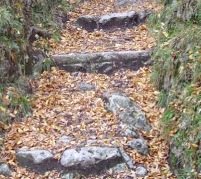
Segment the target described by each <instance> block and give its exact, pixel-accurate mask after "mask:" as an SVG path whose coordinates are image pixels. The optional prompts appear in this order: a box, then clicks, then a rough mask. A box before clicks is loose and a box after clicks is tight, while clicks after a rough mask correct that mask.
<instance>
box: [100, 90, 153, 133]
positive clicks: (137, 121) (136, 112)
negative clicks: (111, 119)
mask: <svg viewBox="0 0 201 179" xmlns="http://www.w3.org/2000/svg"><path fill="white" fill-rule="evenodd" d="M103 99H104V101H105V106H106V109H107V110H109V111H111V112H113V113H114V114H116V115H118V117H119V118H120V119H121V121H122V122H124V123H126V124H128V125H129V126H130V127H129V128H128V130H131V128H132V130H131V131H133V130H134V131H135V132H136V131H137V130H144V131H146V132H149V131H150V130H151V125H150V123H149V122H148V121H147V119H146V117H145V114H144V113H143V112H142V111H141V110H140V108H139V107H138V106H137V105H136V103H135V102H134V101H132V100H131V99H130V98H129V97H127V96H126V95H125V94H122V93H118V92H114V93H105V94H103Z"/></svg>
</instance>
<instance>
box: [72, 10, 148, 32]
mask: <svg viewBox="0 0 201 179" xmlns="http://www.w3.org/2000/svg"><path fill="white" fill-rule="evenodd" d="M150 14H151V11H150V10H143V11H141V12H139V13H137V12H135V11H128V12H123V13H112V14H107V15H102V16H99V17H97V16H93V15H83V16H80V17H79V18H78V19H77V21H76V23H77V24H78V25H79V26H80V27H81V28H83V29H86V30H87V31H89V32H92V31H94V30H95V29H104V30H108V29H111V28H122V29H124V28H131V27H133V26H137V25H139V24H140V23H142V22H144V21H145V19H146V18H147V17H148V16H149V15H150Z"/></svg>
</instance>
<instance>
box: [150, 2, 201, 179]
mask: <svg viewBox="0 0 201 179" xmlns="http://www.w3.org/2000/svg"><path fill="white" fill-rule="evenodd" d="M163 2H164V3H165V8H164V10H163V11H162V12H160V13H159V14H157V15H153V16H152V17H150V19H149V24H150V27H151V28H152V29H153V31H152V33H153V34H154V35H155V37H156V38H157V47H156V49H155V51H154V53H153V56H152V58H153V59H154V65H153V68H152V81H153V83H154V84H155V86H156V88H157V89H159V90H160V91H161V93H160V95H159V100H158V101H159V105H160V106H163V107H166V110H165V113H164V116H163V119H162V122H161V123H162V124H161V125H162V127H163V130H164V133H165V135H166V136H168V138H169V137H170V140H169V142H170V146H171V149H170V158H169V161H170V164H171V167H172V170H173V171H174V172H175V174H176V175H177V177H178V178H192V179H193V178H197V177H198V175H199V173H201V167H200V166H201V160H200V151H199V147H200V145H201V144H200V139H201V137H200V136H201V107H200V104H201V1H199V0H192V1H189V0H178V1H172V0H165V1H163Z"/></svg>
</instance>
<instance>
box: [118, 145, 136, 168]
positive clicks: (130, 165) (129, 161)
mask: <svg viewBox="0 0 201 179" xmlns="http://www.w3.org/2000/svg"><path fill="white" fill-rule="evenodd" d="M119 151H120V153H121V155H122V158H123V161H124V162H125V164H126V165H127V167H128V168H129V169H134V168H135V167H134V165H133V163H134V161H132V159H131V158H130V157H129V156H128V154H127V153H126V152H125V150H124V149H123V148H119Z"/></svg>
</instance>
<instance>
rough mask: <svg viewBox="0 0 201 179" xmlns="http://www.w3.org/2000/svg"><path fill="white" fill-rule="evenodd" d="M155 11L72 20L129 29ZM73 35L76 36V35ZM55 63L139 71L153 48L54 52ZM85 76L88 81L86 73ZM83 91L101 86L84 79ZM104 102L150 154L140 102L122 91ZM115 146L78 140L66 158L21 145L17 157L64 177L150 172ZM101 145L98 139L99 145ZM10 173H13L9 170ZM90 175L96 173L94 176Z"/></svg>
mask: <svg viewBox="0 0 201 179" xmlns="http://www.w3.org/2000/svg"><path fill="white" fill-rule="evenodd" d="M115 2H116V3H117V4H116V5H117V6H123V5H124V4H125V3H127V5H128V4H129V5H130V6H132V5H133V3H134V2H135V1H134V0H130V1H125V3H123V4H121V3H120V1H115ZM150 14H151V11H150V10H142V11H140V12H138V13H137V12H135V11H126V12H122V13H110V14H104V15H100V16H97V15H82V16H80V17H78V18H77V19H76V21H74V22H72V24H73V25H74V26H76V27H77V28H81V29H85V30H86V31H88V33H90V32H93V31H105V32H106V33H107V31H108V30H110V31H111V30H112V31H114V32H115V30H116V29H118V30H122V31H124V30H125V29H127V28H135V27H136V26H138V25H139V24H141V23H144V21H145V19H146V18H147V17H148V16H149V15H150ZM72 38H73V37H72ZM52 58H53V59H54V65H55V66H56V67H58V68H59V69H61V70H66V71H67V72H71V74H72V75H76V74H75V73H74V72H81V73H100V74H106V75H111V74H113V73H121V70H125V69H130V70H135V71H136V70H139V68H141V67H144V66H145V65H147V64H149V60H150V51H149V50H138V51H132V50H129V51H106V52H93V53H85V52H82V53H75V52H74V53H62V54H53V55H52ZM83 81H85V79H84V77H83ZM79 90H80V91H82V92H83V93H85V92H86V91H96V90H97V87H96V86H93V85H91V84H88V83H85V82H83V83H82V84H80V86H79ZM101 98H102V101H103V102H104V104H105V109H106V110H107V111H108V112H109V113H113V114H114V115H116V116H117V117H118V119H119V122H118V124H117V128H118V131H119V136H122V137H127V138H128V146H129V147H130V148H131V149H133V150H135V151H136V152H137V153H139V155H142V156H147V155H149V147H148V146H147V144H146V143H147V141H146V139H143V137H142V135H140V133H141V132H144V133H149V132H150V130H151V125H150V123H149V122H148V120H147V119H146V117H145V114H144V113H143V112H142V111H141V110H140V108H139V106H138V105H137V104H136V103H135V101H133V100H131V99H130V98H129V96H127V95H126V94H124V93H122V92H117V91H113V92H108V93H107V92H106V93H103V95H102V97H101ZM71 140H72V138H71V137H70V136H65V135H64V136H62V137H61V138H59V139H58V140H57V142H56V143H58V144H59V143H62V144H68V143H69V142H70V141H71ZM107 140H111V141H110V142H111V144H112V145H109V146H107V145H105V144H104V143H103V141H101V140H98V139H96V138H94V139H93V138H92V139H90V140H87V141H85V143H84V144H83V143H82V144H77V147H76V148H72V149H66V150H65V151H64V152H63V153H62V154H61V158H60V160H58V159H56V157H55V156H54V153H52V152H51V151H49V149H47V150H41V149H18V150H16V158H17V161H18V163H19V165H20V166H22V167H26V168H28V169H29V170H31V171H34V172H37V173H44V172H47V171H51V170H56V171H58V172H60V173H61V178H63V179H67V178H68V179H71V178H72V179H73V178H79V177H80V176H81V175H84V176H87V177H88V178H90V177H91V176H95V175H96V176H97V175H100V176H101V175H102V174H104V173H105V172H106V173H107V172H108V171H109V172H110V175H111V176H112V175H113V174H115V173H119V172H125V171H127V170H132V171H134V175H133V177H131V178H135V177H136V178H138V177H146V176H147V175H148V170H147V169H146V168H145V167H144V166H142V165H141V164H140V165H139V164H137V163H135V161H133V160H132V159H131V158H130V156H129V154H128V153H127V152H126V150H124V148H123V147H119V146H118V145H116V144H115V143H113V142H112V140H113V139H112V138H111V139H110V138H109V139H107ZM97 143H98V145H95V146H94V144H97ZM7 174H8V175H9V174H10V173H7ZM89 176H90V177H89Z"/></svg>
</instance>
